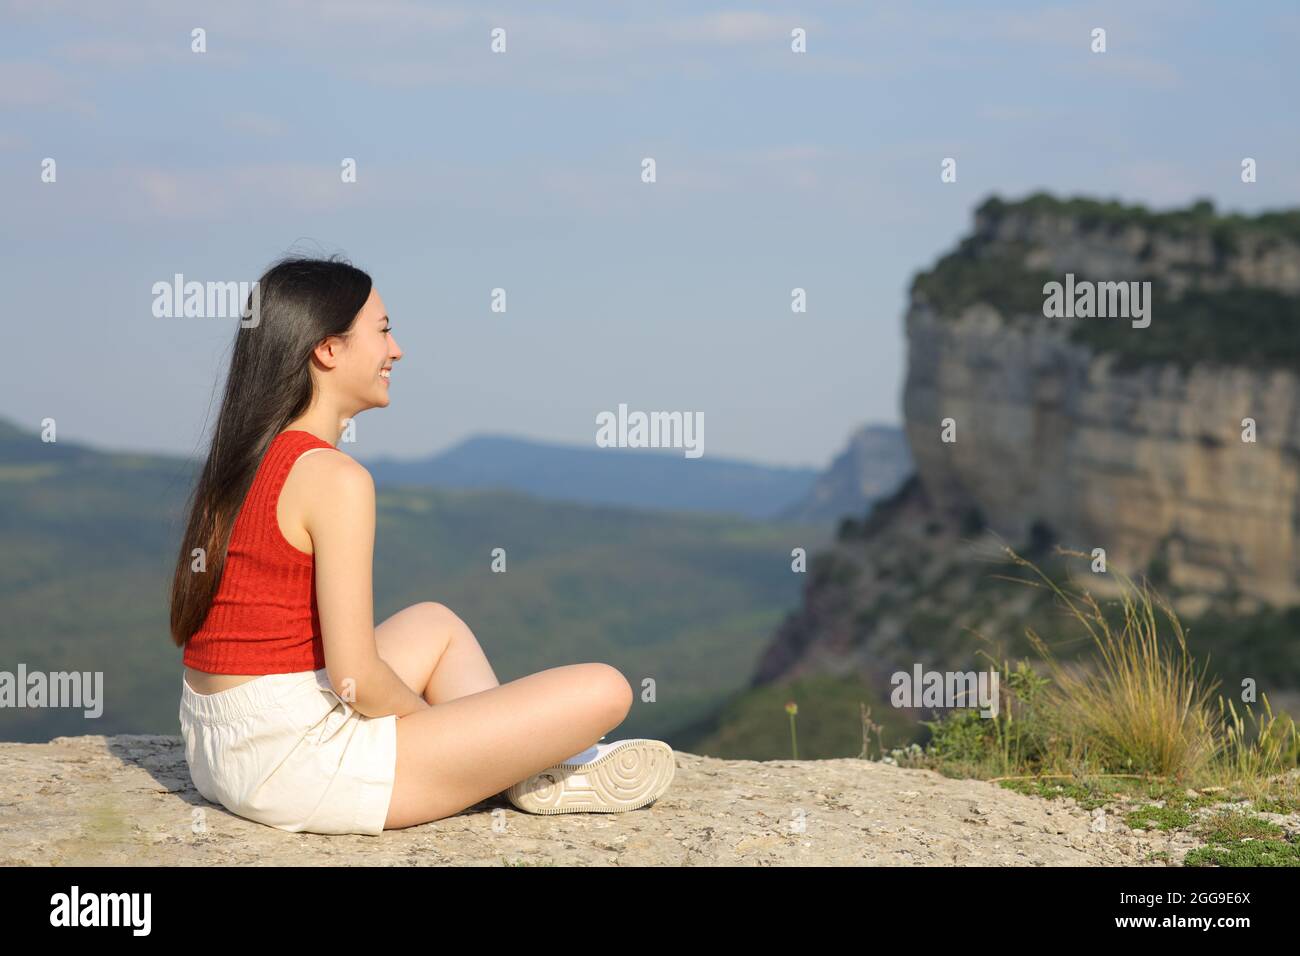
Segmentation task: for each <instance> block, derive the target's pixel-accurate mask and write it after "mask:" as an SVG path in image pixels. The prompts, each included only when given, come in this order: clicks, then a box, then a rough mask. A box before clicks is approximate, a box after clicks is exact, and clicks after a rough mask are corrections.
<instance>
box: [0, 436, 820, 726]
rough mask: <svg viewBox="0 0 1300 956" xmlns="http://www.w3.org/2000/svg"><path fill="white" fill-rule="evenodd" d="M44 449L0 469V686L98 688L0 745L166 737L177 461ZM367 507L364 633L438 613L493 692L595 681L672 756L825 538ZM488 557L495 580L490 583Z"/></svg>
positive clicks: (186, 470)
mask: <svg viewBox="0 0 1300 956" xmlns="http://www.w3.org/2000/svg"><path fill="white" fill-rule="evenodd" d="M19 445H21V451H20V452H19V451H18V450H17V446H19ZM59 445H60V446H61V447H59V448H58V449H57V453H56V452H55V450H54V449H53V448H51V449H49V452H50V453H49V454H41V452H44V451H45V449H41V448H40V446H39V443H38V442H36V441H35V439H21V438H20V437H19V436H7V440H6V442H5V443H4V448H3V449H2V450H3V451H4V452H5V454H3V455H0V651H3V659H2V660H0V670H5V671H10V672H14V671H16V670H17V667H18V665H19V663H20V662H21V663H23V664H25V665H26V668H27V670H28V671H29V672H30V671H65V670H78V671H83V672H84V671H91V672H94V671H101V672H103V675H104V676H103V680H104V697H105V703H104V712H103V715H102V716H101V717H99V718H97V719H90V718H86V717H84V716H83V715H82V712H81V711H80V710H73V709H70V708H65V709H57V708H44V709H5V710H3V711H0V739H5V740H18V741H38V740H47V739H49V738H50V737H52V736H57V735H60V734H69V735H73V734H117V733H179V723H178V720H177V707H178V703H179V693H180V673H181V652H180V650H179V649H178V648H176V647H175V646H174V645H172V643H171V641H170V638H169V637H168V634H167V619H168V593H167V588H168V585H169V583H170V577H171V570H172V562H173V560H174V554H175V548H176V543H177V541H178V537H179V534H180V532H181V524H182V517H183V516H182V513H181V509H182V507H183V504H184V499H185V496H186V495H187V494H188V493H189V487H190V482H191V480H192V477H193V468H194V464H193V463H192V462H189V461H184V460H181V459H171V458H165V457H153V456H141V455H112V454H101V453H99V452H96V451H94V450H91V449H86V448H77V447H76V446H67V445H65V444H64V443H62V442H60V443H59ZM9 452H15V453H14V454H9ZM377 508H378V516H377V517H378V520H377V528H376V542H375V564H374V567H375V572H374V586H375V613H376V620H377V621H382V620H383V619H384V618H385V617H387V616H389V615H390V614H393V613H394V612H396V611H398V610H401V609H402V608H403V607H406V606H407V605H409V604H412V603H415V602H419V601H429V600H433V601H440V602H442V603H444V604H446V605H448V606H449V607H451V608H452V609H453V610H455V611H456V612H457V613H458V614H460V616H461V617H462V618H464V620H465V621H466V622H467V623H468V624H469V626H470V627H471V628H472V629H473V630H474V632H475V634H476V636H477V637H478V638H479V640H480V642H481V643H482V644H483V646H484V648H485V649H486V651H487V653H488V655H489V658H490V659H491V660H492V662H493V666H494V667H495V669H496V671H497V676H498V677H499V678H500V679H501V681H502V682H503V683H504V682H506V681H509V680H513V679H515V678H518V677H522V676H524V675H526V674H528V673H531V672H533V671H536V670H540V669H542V668H545V667H553V666H558V665H561V664H569V663H580V662H585V661H604V662H607V663H609V664H612V665H614V666H615V667H618V668H619V669H620V670H621V671H622V672H623V674H624V675H625V676H626V677H627V678H628V681H629V682H630V683H631V684H632V685H633V688H634V689H635V690H636V691H637V700H636V703H634V705H633V709H632V712H631V714H630V715H629V717H628V720H627V722H626V723H625V724H624V725H623V726H622V727H620V728H619V729H618V730H617V731H616V733H617V734H618V735H619V736H637V735H645V736H655V737H660V738H662V739H666V740H669V742H672V740H673V735H674V733H675V732H676V730H677V729H678V728H680V727H683V726H686V725H689V724H691V723H693V722H697V721H699V720H700V719H702V718H703V716H704V715H706V714H709V713H712V712H714V711H715V710H716V709H717V708H718V707H719V706H720V705H721V704H722V703H723V702H724V701H725V700H726V699H727V698H728V697H729V696H730V695H731V694H732V693H733V692H734V691H736V690H738V689H740V688H742V687H743V686H744V685H745V684H746V682H747V679H748V678H749V676H750V674H751V673H752V669H753V665H754V662H755V661H756V659H757V657H758V655H759V654H760V653H761V651H762V649H763V648H764V647H765V646H766V644H767V643H768V642H769V640H770V639H771V636H772V633H773V631H774V630H775V628H776V626H777V625H778V624H779V623H780V620H781V618H782V617H783V616H784V614H785V613H786V612H787V611H788V609H789V608H791V607H793V606H795V605H797V604H798V601H799V594H800V588H801V586H802V583H803V576H802V575H797V574H793V573H791V571H790V550H791V549H792V548H794V547H796V546H802V547H805V548H807V549H808V551H809V552H810V553H811V552H813V551H816V550H817V549H818V548H820V547H821V546H822V545H823V544H824V543H826V540H827V538H828V535H829V533H830V532H829V531H827V530H824V529H822V528H813V527H804V526H792V525H785V526H782V525H768V524H764V523H758V522H751V521H747V520H743V519H729V518H720V517H714V516H707V515H705V516H701V515H696V514H686V513H656V512H648V511H631V510H623V509H619V508H613V507H588V506H582V505H576V504H567V503H557V502H553V501H546V500H542V499H537V498H532V497H529V496H525V495H522V494H517V493H500V492H467V491H449V490H430V489H424V488H418V487H399V488H392V489H381V490H380V491H379V493H378V500H377ZM495 548H504V549H505V551H506V561H507V570H506V572H505V573H493V572H492V571H491V560H492V552H493V549H495ZM647 679H650V680H652V681H653V686H654V697H655V700H654V702H649V701H645V700H643V699H642V698H643V695H648V692H643V687H645V686H646V681H647Z"/></svg>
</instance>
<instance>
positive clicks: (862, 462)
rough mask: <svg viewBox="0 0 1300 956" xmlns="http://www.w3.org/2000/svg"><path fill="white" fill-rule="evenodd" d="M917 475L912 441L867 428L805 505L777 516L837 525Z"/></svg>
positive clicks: (883, 428)
mask: <svg viewBox="0 0 1300 956" xmlns="http://www.w3.org/2000/svg"><path fill="white" fill-rule="evenodd" d="M911 472H912V458H911V456H910V455H909V454H908V451H907V437H906V435H904V433H903V430H902V429H901V428H895V427H894V426H892V425H863V426H862V427H861V428H859V429H858V430H857V431H855V432H854V433H853V434H852V435H850V436H849V442H848V446H847V447H846V448H845V449H844V450H843V451H842V452H840V453H839V454H838V455H836V456H835V460H834V461H832V462H831V465H830V467H829V468H827V469H826V471H824V472H823V473H822V474H821V475H820V476H818V478H817V481H816V483H815V484H814V485H813V487H812V490H811V491H809V492H808V494H807V495H806V496H805V497H804V498H803V500H801V501H799V502H797V503H796V504H794V505H791V506H790V507H789V508H787V509H786V510H785V511H784V512H782V513H781V514H779V515H778V516H777V517H778V518H779V519H781V520H783V521H803V522H808V523H810V524H811V523H815V522H821V521H838V520H839V519H840V518H843V517H844V516H845V515H857V514H861V513H862V512H864V511H866V510H867V509H868V508H870V507H871V505H872V504H874V503H875V502H876V501H879V500H880V499H881V498H884V497H886V496H887V495H889V494H891V493H892V492H894V491H896V490H897V489H898V486H899V485H900V484H901V483H902V481H903V480H904V479H905V478H906V477H907V476H908V475H909V474H911Z"/></svg>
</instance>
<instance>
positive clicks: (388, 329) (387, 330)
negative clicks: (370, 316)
mask: <svg viewBox="0 0 1300 956" xmlns="http://www.w3.org/2000/svg"><path fill="white" fill-rule="evenodd" d="M379 331H380V332H391V331H393V327H392V326H391V325H389V326H388V327H387V328H384V329H380V330H379Z"/></svg>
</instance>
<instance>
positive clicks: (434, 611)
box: [416, 601, 471, 638]
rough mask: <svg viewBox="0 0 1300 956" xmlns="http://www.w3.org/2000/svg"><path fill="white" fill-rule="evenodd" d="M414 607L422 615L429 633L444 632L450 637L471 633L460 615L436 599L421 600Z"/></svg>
mask: <svg viewBox="0 0 1300 956" xmlns="http://www.w3.org/2000/svg"><path fill="white" fill-rule="evenodd" d="M416 607H417V608H418V609H419V611H420V613H421V614H422V615H423V616H424V620H425V624H426V626H427V627H428V629H429V631H430V633H433V634H440V635H441V634H446V635H448V636H449V637H452V638H454V637H457V636H458V635H460V634H470V633H471V632H470V629H469V625H468V624H466V623H465V622H464V621H462V620H461V619H460V615H458V614H457V613H456V612H455V611H453V610H452V609H451V608H449V607H447V605H445V604H442V603H440V602H438V601H421V602H420V603H419V604H417V605H416Z"/></svg>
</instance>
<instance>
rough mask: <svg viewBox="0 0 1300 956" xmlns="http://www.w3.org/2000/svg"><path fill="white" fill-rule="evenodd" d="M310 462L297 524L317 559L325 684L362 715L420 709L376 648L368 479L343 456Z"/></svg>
mask: <svg viewBox="0 0 1300 956" xmlns="http://www.w3.org/2000/svg"><path fill="white" fill-rule="evenodd" d="M312 459H315V461H314V462H313V465H312V466H311V471H312V474H311V475H310V480H311V486H310V487H311V493H310V494H309V495H307V496H306V497H307V504H306V506H305V508H304V515H303V525H304V527H306V529H307V533H308V534H310V535H311V541H312V549H313V552H314V553H315V555H316V606H317V609H318V610H319V612H320V625H321V639H322V641H323V642H324V645H325V666H326V669H327V670H328V671H329V678H330V683H331V684H333V685H334V689H335V690H336V691H338V693H339V694H340V696H342V697H343V698H344V699H345V700H347V701H348V702H349V703H350V704H351V705H352V706H353V707H354V708H355V709H356V710H358V711H360V712H361V713H362V714H365V715H366V716H368V717H382V716H386V715H388V714H397V715H398V716H399V717H404V716H406V715H407V714H410V713H414V712H415V711H417V710H425V709H427V708H428V707H429V706H430V705H429V703H428V701H426V700H425V699H424V698H423V697H421V696H420V695H419V694H417V693H416V692H415V691H413V690H411V688H410V687H408V686H406V684H405V682H403V680H402V679H401V678H400V677H398V676H397V674H396V673H395V672H394V671H393V669H392V668H391V667H389V666H388V664H387V663H385V662H384V660H383V659H382V658H381V657H380V656H379V652H378V649H377V647H376V645H375V620H374V592H373V591H372V589H371V588H372V581H371V575H372V566H373V561H374V550H375V483H374V480H373V479H372V478H371V477H370V472H368V471H366V469H365V468H364V467H363V466H362V465H361V464H360V463H358V462H357V461H355V460H354V459H352V458H350V457H348V456H347V455H346V454H338V455H329V454H326V455H312V456H310V458H308V459H307V461H312ZM305 463H306V462H304V464H305ZM349 681H351V682H352V683H351V684H349V683H348V682H349ZM349 690H351V691H353V692H355V695H356V700H352V699H351V698H350V696H349V694H348V691H349Z"/></svg>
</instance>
